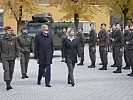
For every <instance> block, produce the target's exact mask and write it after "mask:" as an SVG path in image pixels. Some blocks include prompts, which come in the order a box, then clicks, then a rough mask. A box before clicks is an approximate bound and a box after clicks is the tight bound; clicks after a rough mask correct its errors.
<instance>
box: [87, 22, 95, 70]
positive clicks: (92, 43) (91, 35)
mask: <svg viewBox="0 0 133 100" xmlns="http://www.w3.org/2000/svg"><path fill="white" fill-rule="evenodd" d="M90 27H91V31H90V33H89V37H88V42H89V54H90V59H91V65H90V66H88V68H95V62H96V41H97V33H96V31H95V29H94V23H91V24H90Z"/></svg>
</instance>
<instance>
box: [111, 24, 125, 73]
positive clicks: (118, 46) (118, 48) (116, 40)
mask: <svg viewBox="0 0 133 100" xmlns="http://www.w3.org/2000/svg"><path fill="white" fill-rule="evenodd" d="M112 42H113V45H114V49H115V60H116V66H117V69H116V70H115V71H113V73H121V68H122V56H123V34H122V32H121V31H120V24H119V23H117V24H116V31H115V34H114V36H113V37H112ZM116 55H117V56H116Z"/></svg>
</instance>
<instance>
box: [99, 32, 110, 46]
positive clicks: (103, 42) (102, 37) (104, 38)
mask: <svg viewBox="0 0 133 100" xmlns="http://www.w3.org/2000/svg"><path fill="white" fill-rule="evenodd" d="M98 40H99V41H98V45H99V46H102V47H107V46H108V43H109V35H108V33H107V31H106V30H101V31H100V32H99V33H98Z"/></svg>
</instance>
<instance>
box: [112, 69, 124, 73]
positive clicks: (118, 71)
mask: <svg viewBox="0 0 133 100" xmlns="http://www.w3.org/2000/svg"><path fill="white" fill-rule="evenodd" d="M113 73H122V72H121V70H119V69H117V70H116V71H113Z"/></svg>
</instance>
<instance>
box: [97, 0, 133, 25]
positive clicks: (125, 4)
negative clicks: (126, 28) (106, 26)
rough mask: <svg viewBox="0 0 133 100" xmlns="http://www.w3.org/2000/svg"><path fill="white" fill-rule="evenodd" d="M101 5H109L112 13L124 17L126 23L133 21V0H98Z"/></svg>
mask: <svg viewBox="0 0 133 100" xmlns="http://www.w3.org/2000/svg"><path fill="white" fill-rule="evenodd" d="M98 3H99V5H107V6H108V9H109V10H110V13H111V14H112V15H115V16H117V17H122V19H123V23H124V25H127V24H128V22H129V21H130V22H131V23H133V0H98Z"/></svg>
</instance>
